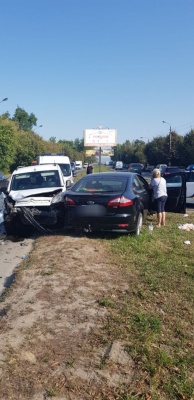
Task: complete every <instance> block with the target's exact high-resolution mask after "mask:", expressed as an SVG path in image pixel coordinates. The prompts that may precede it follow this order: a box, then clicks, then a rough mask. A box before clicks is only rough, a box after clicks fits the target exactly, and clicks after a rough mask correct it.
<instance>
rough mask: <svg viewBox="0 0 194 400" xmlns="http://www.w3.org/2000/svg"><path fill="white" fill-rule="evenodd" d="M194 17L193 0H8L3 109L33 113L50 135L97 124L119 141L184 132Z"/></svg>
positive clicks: (1, 41)
mask: <svg viewBox="0 0 194 400" xmlns="http://www.w3.org/2000/svg"><path fill="white" fill-rule="evenodd" d="M193 21H194V0H33V1H31V0H0V27H1V34H0V49H1V56H0V58H1V59H0V101H1V100H2V99H3V98H5V97H7V98H8V100H7V101H5V102H1V103H0V114H2V113H4V112H6V111H8V112H9V113H10V116H11V117H12V116H13V114H14V112H15V110H16V108H17V107H18V106H19V107H21V108H23V109H24V110H25V111H26V112H28V113H29V114H30V113H34V114H35V116H36V118H37V128H36V130H35V132H36V133H38V134H39V135H40V136H41V137H42V138H43V139H45V140H49V139H50V138H51V137H55V138H56V141H58V140H75V139H77V138H79V139H82V138H83V131H84V129H93V128H98V127H99V126H101V127H103V128H109V129H116V130H117V143H118V144H123V143H124V142H125V141H126V140H129V141H131V142H132V141H135V140H137V139H139V140H144V141H145V142H147V141H151V140H152V139H153V138H155V137H158V136H161V135H162V136H165V135H168V133H169V129H170V127H171V129H172V130H175V131H176V132H177V133H178V134H180V135H183V136H184V135H185V134H186V133H188V132H189V131H190V130H191V129H194V23H193ZM162 121H166V122H167V123H162ZM40 125H42V127H39V126H40Z"/></svg>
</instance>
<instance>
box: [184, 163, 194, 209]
mask: <svg viewBox="0 0 194 400" xmlns="http://www.w3.org/2000/svg"><path fill="white" fill-rule="evenodd" d="M185 175H186V188H187V192H186V203H188V204H194V171H192V170H191V171H186V172H185Z"/></svg>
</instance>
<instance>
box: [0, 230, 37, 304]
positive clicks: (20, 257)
mask: <svg viewBox="0 0 194 400" xmlns="http://www.w3.org/2000/svg"><path fill="white" fill-rule="evenodd" d="M33 240H34V239H33V238H29V239H22V238H18V239H16V238H13V237H12V238H10V237H8V236H6V234H5V232H4V226H3V223H2V224H0V296H1V294H2V293H3V292H4V290H5V289H6V288H8V287H9V286H10V285H11V283H12V281H13V279H14V271H15V268H16V267H17V266H18V265H19V264H20V263H21V262H22V261H24V260H25V258H26V257H28V254H29V252H30V251H31V249H32V244H33Z"/></svg>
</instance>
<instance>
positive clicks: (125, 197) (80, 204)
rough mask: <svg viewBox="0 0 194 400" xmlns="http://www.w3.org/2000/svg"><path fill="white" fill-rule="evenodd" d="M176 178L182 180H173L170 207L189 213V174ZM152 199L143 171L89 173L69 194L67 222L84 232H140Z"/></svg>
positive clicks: (176, 210)
mask: <svg viewBox="0 0 194 400" xmlns="http://www.w3.org/2000/svg"><path fill="white" fill-rule="evenodd" d="M176 178H178V183H176V180H171V181H170V184H169V186H168V200H167V203H166V204H167V206H166V209H167V211H171V212H185V204H186V184H185V174H179V175H178V176H176ZM167 179H168V178H167ZM173 179H175V178H173ZM150 201H151V191H150V190H149V188H148V182H147V181H146V180H145V179H144V178H143V177H142V176H140V175H139V174H136V173H130V172H119V171H118V172H117V173H115V172H108V173H107V172H99V173H95V174H91V175H86V176H84V177H83V178H81V179H80V180H79V181H78V182H77V183H75V184H74V185H73V186H72V188H71V189H70V190H69V191H68V192H67V193H65V196H64V203H65V208H66V217H65V225H66V226H68V227H69V228H72V229H74V230H75V231H80V232H82V231H85V232H92V231H112V232H120V233H134V234H136V235H139V233H140V231H141V228H142V223H143V221H144V220H145V218H146V216H147V213H148V210H149V208H150Z"/></svg>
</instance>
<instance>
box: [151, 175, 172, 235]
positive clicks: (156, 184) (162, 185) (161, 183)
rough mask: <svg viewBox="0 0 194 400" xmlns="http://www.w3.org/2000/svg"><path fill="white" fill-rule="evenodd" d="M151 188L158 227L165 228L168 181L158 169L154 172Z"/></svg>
mask: <svg viewBox="0 0 194 400" xmlns="http://www.w3.org/2000/svg"><path fill="white" fill-rule="evenodd" d="M149 188H150V189H152V190H153V196H154V202H155V205H156V212H157V220H158V221H157V225H156V226H157V227H158V228H159V227H160V226H161V225H163V226H164V225H165V223H166V213H165V204H166V200H167V197H168V195H167V189H166V180H165V179H164V178H163V177H161V174H160V170H159V169H157V168H155V169H154V170H153V173H152V179H151V182H150V184H149Z"/></svg>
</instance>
